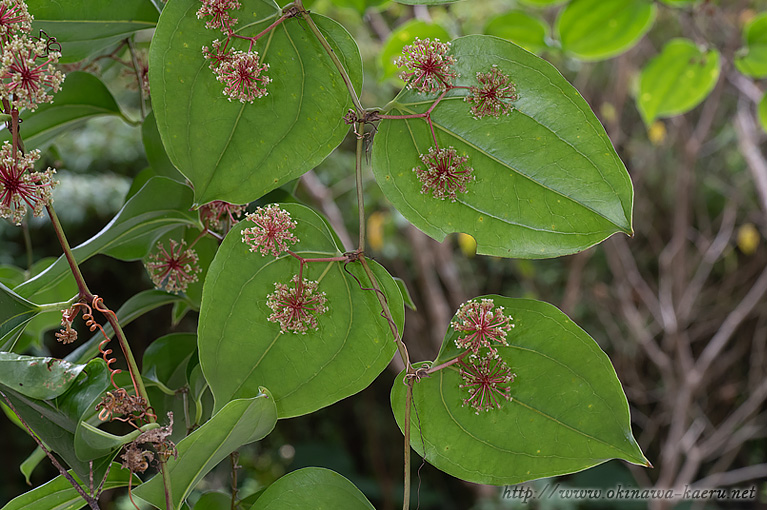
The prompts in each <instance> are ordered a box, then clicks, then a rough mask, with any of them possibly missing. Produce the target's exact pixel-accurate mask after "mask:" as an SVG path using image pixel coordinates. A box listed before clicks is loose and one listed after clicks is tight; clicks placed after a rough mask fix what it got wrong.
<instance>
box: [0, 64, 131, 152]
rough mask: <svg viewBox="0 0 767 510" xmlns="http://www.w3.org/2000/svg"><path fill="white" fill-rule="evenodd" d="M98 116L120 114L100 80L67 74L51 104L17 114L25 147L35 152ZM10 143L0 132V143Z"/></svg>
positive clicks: (83, 75)
mask: <svg viewBox="0 0 767 510" xmlns="http://www.w3.org/2000/svg"><path fill="white" fill-rule="evenodd" d="M100 115H117V116H122V112H121V111H120V107H119V106H118V105H117V102H116V101H115V98H114V97H113V96H112V93H111V92H109V89H107V87H106V85H104V83H103V82H102V81H101V80H100V79H98V78H97V77H96V76H94V75H92V74H90V73H84V72H82V71H73V72H71V73H67V77H66V80H65V81H64V84H63V86H62V88H61V90H60V91H59V92H57V93H56V94H55V95H54V102H53V103H43V104H41V105H40V106H38V107H37V109H36V110H35V111H34V112H28V111H24V112H22V113H21V117H22V119H23V121H24V122H23V123H22V124H21V125H20V126H19V130H20V133H21V136H22V137H23V138H24V144H25V145H26V146H27V147H35V148H39V147H41V146H44V145H47V144H48V143H50V142H51V141H52V140H53V139H54V138H56V137H57V136H58V135H59V134H61V133H63V132H65V131H68V130H70V129H72V128H74V127H76V126H78V125H80V124H82V123H83V122H85V121H86V120H88V119H90V118H93V117H97V116H100ZM10 139H11V137H10V134H9V133H8V130H3V131H2V132H0V140H8V141H10Z"/></svg>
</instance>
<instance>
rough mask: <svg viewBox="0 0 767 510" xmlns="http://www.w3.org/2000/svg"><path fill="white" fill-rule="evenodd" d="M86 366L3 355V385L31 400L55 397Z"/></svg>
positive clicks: (0, 372) (0, 373) (0, 354)
mask: <svg viewBox="0 0 767 510" xmlns="http://www.w3.org/2000/svg"><path fill="white" fill-rule="evenodd" d="M84 368H85V365H75V364H72V363H69V362H68V361H64V360H60V359H56V358H47V357H46V358H40V357H35V356H24V355H21V354H14V353H11V352H0V384H4V385H5V386H7V387H8V388H13V389H14V390H16V391H17V392H19V393H21V394H22V395H25V396H27V397H30V398H36V399H42V400H47V399H52V398H56V397H58V396H59V395H61V394H62V393H64V392H65V391H67V390H68V389H69V388H70V386H72V384H73V383H74V380H75V378H76V377H77V376H78V375H80V372H82V371H83V369H84Z"/></svg>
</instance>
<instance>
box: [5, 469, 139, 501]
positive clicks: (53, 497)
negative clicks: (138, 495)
mask: <svg viewBox="0 0 767 510" xmlns="http://www.w3.org/2000/svg"><path fill="white" fill-rule="evenodd" d="M69 474H70V475H72V477H73V478H74V479H75V481H76V482H77V483H79V484H80V486H81V487H82V488H83V490H84V491H85V492H86V493H87V492H88V491H89V485H88V483H83V481H82V480H81V479H80V477H78V475H77V474H76V473H75V472H74V471H69ZM130 476H131V473H130V472H129V471H127V470H125V469H122V468H121V467H120V464H118V463H117V462H113V463H112V468H111V469H110V470H109V476H107V478H106V481H105V482H104V490H110V489H116V488H118V487H127V486H128V480H129V477H130ZM132 478H133V486H134V487H136V486H137V485H140V484H141V478H139V477H138V476H136V475H135V474H134V475H132ZM98 483H101V480H99V481H98ZM94 484H96V480H94ZM84 506H86V504H85V500H83V499H82V496H80V495H79V494H78V493H77V490H76V489H75V488H74V487H72V485H71V484H70V483H69V480H67V479H66V478H64V477H63V476H62V475H59V476H57V477H56V478H54V479H53V480H51V481H49V482H47V483H45V484H43V485H41V486H39V487H35V488H34V489H32V490H31V491H29V492H25V493H24V494H22V495H21V496H18V497H16V498H14V499H13V500H11V501H10V502H9V503H8V504H7V505H5V506H4V507H3V508H2V509H1V510H79V509H80V508H83V507H84Z"/></svg>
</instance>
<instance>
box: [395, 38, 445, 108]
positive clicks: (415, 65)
mask: <svg viewBox="0 0 767 510" xmlns="http://www.w3.org/2000/svg"><path fill="white" fill-rule="evenodd" d="M448 50H450V43H449V42H447V43H441V42H439V39H435V40H433V41H431V40H429V39H423V40H421V39H418V38H416V39H415V41H413V44H409V45H406V46H405V47H403V48H402V53H403V54H404V56H402V57H397V58H396V59H395V60H394V64H395V65H396V66H398V67H403V68H405V69H404V70H403V71H402V72H401V73H400V78H402V80H403V81H406V82H407V88H409V89H413V90H416V91H418V92H426V93H432V94H433V93H436V92H442V91H443V90H445V89H446V88H447V87H448V86H449V85H452V83H453V80H455V79H456V78H457V77H458V73H456V72H455V71H454V70H453V65H454V64H455V57H453V56H452V55H448V54H447V52H448Z"/></svg>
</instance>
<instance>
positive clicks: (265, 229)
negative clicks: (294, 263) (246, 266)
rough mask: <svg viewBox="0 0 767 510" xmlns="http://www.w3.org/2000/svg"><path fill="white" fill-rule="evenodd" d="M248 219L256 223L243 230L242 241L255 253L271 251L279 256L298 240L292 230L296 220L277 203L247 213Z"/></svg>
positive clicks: (263, 253) (264, 253)
mask: <svg viewBox="0 0 767 510" xmlns="http://www.w3.org/2000/svg"><path fill="white" fill-rule="evenodd" d="M247 219H248V220H249V221H252V222H253V223H255V224H256V225H255V226H254V227H250V228H246V229H244V230H243V231H242V242H243V243H245V244H247V245H248V246H249V247H250V251H252V252H254V253H255V252H256V251H259V252H261V256H264V255H266V254H267V253H271V254H272V255H274V256H275V257H279V256H280V254H282V253H283V252H285V251H287V250H288V243H290V244H295V243H297V242H298V239H297V238H296V236H294V235H293V232H291V230H293V229H294V228H296V222H295V221H293V220H292V219H291V217H290V213H289V212H288V211H285V210H283V209H281V208H280V206H279V205H277V204H269V205H267V206H266V207H259V208H258V209H256V212H254V213H251V214H247Z"/></svg>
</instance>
